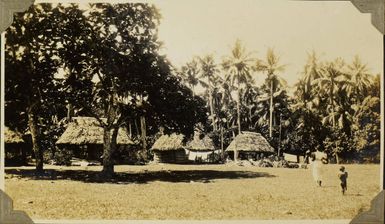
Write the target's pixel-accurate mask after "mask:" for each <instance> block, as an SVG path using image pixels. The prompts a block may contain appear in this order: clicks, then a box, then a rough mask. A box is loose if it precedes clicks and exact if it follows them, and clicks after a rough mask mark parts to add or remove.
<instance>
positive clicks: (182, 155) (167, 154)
mask: <svg viewBox="0 0 385 224" xmlns="http://www.w3.org/2000/svg"><path fill="white" fill-rule="evenodd" d="M154 162H156V163H186V162H187V155H186V152H185V150H184V149H179V150H170V151H158V150H155V151H154Z"/></svg>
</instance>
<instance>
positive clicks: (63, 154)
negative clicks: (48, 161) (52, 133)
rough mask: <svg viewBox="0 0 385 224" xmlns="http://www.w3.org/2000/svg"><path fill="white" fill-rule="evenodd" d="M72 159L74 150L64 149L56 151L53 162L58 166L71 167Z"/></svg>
mask: <svg viewBox="0 0 385 224" xmlns="http://www.w3.org/2000/svg"><path fill="white" fill-rule="evenodd" d="M72 157H73V152H72V150H69V149H65V148H63V149H57V150H56V152H55V154H54V155H53V160H54V162H55V164H56V165H59V166H70V165H71V159H72Z"/></svg>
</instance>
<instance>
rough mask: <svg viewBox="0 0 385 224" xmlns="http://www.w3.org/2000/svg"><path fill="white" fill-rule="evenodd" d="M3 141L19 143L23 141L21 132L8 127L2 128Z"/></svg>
mask: <svg viewBox="0 0 385 224" xmlns="http://www.w3.org/2000/svg"><path fill="white" fill-rule="evenodd" d="M4 143H6V144H20V143H24V140H23V138H22V134H21V133H19V132H16V131H13V130H11V129H9V128H8V127H5V128H4Z"/></svg>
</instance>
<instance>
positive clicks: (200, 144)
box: [186, 135, 215, 151]
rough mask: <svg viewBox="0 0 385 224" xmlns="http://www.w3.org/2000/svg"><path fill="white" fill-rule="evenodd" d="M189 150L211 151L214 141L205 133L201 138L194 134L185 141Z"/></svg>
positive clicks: (213, 148) (213, 147)
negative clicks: (189, 139)
mask: <svg viewBox="0 0 385 224" xmlns="http://www.w3.org/2000/svg"><path fill="white" fill-rule="evenodd" d="M186 148H187V149H189V150H195V151H213V150H215V146H214V142H213V140H212V139H211V138H209V137H208V136H207V135H206V136H205V137H203V138H202V139H200V138H199V136H195V137H194V139H193V140H192V141H190V142H189V143H187V146H186Z"/></svg>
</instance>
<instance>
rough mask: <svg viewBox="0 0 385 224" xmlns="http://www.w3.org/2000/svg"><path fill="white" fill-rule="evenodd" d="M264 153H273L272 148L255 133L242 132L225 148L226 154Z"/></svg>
mask: <svg viewBox="0 0 385 224" xmlns="http://www.w3.org/2000/svg"><path fill="white" fill-rule="evenodd" d="M235 149H236V150H237V151H238V152H266V153H274V148H273V147H271V145H270V144H269V142H268V141H267V140H266V139H265V138H264V137H263V136H262V135H261V134H260V133H256V132H247V131H244V132H242V133H241V134H239V135H237V137H235V139H234V140H233V141H232V142H231V143H230V145H229V146H228V147H227V149H226V151H227V152H234V151H235Z"/></svg>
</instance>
